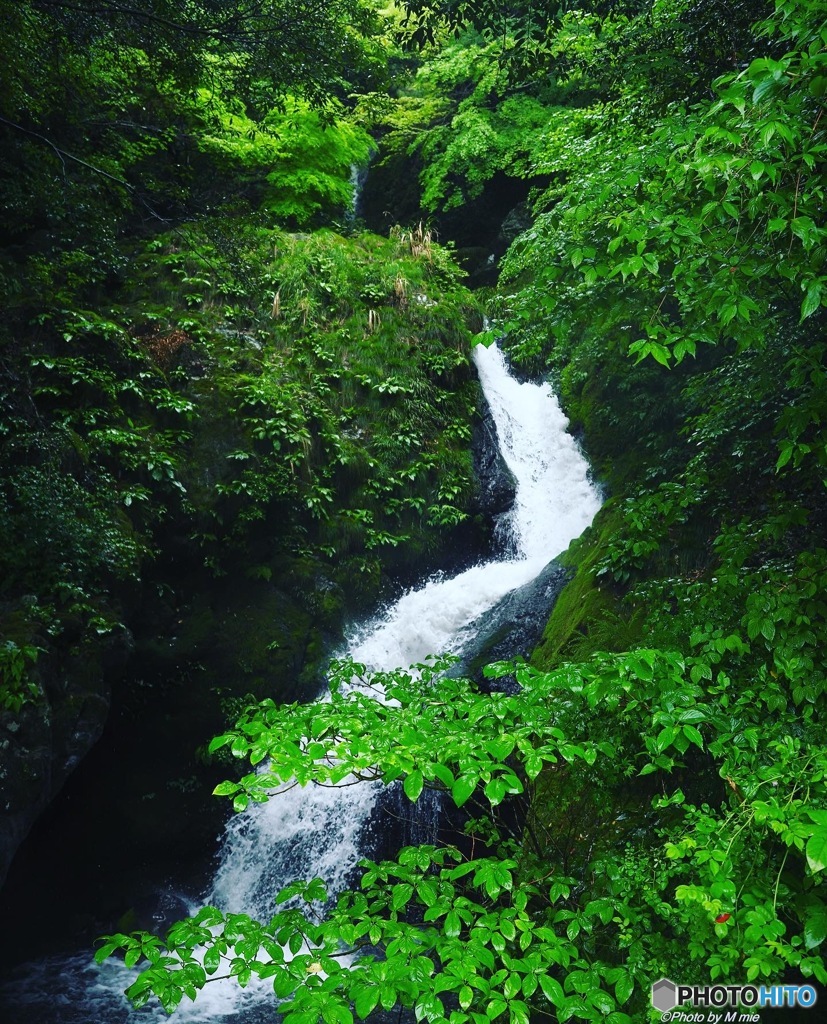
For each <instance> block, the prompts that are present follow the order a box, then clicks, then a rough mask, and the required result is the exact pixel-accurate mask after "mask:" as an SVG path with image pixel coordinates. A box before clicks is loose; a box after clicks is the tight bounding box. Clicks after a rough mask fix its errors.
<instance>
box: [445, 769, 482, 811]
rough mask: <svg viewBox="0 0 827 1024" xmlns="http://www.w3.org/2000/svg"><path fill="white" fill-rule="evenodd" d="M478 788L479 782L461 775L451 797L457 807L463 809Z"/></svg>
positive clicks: (454, 785) (452, 788)
mask: <svg viewBox="0 0 827 1024" xmlns="http://www.w3.org/2000/svg"><path fill="white" fill-rule="evenodd" d="M476 788H477V780H476V779H474V778H471V777H469V776H468V775H461V776H460V777H459V778H458V779H457V780H456V782H455V783H454V784H453V786H452V787H451V796H452V797H453V800H454V803H455V804H456V805H457V807H462V805H463V804H464V803H466V802H467V801H468V798H469V797H470V796H471V794H472V793H473V792H474V790H475V789H476Z"/></svg>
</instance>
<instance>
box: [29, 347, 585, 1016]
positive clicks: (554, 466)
mask: <svg viewBox="0 0 827 1024" xmlns="http://www.w3.org/2000/svg"><path fill="white" fill-rule="evenodd" d="M474 361H475V363H476V365H477V369H478V372H479V376H480V381H481V383H482V387H483V391H484V393H485V397H486V399H487V401H488V404H489V407H490V409H491V413H492V415H493V418H494V422H495V424H496V427H497V435H498V439H499V446H500V451H501V454H502V456H503V458H504V460H505V462H506V464H507V465H508V468H509V469H510V470H511V472H512V474H513V475H514V478H515V481H516V498H515V502H514V506H513V508H512V510H511V511H510V513H509V514H508V523H507V528H508V533H509V555H508V557H506V558H502V559H497V560H492V561H489V562H486V563H484V564H481V565H476V566H474V567H473V568H471V569H468V570H467V571H466V572H463V573H461V574H459V575H457V576H455V577H453V578H451V579H443V578H434V579H432V580H430V581H428V582H427V583H425V585H424V586H422V587H421V588H419V589H417V590H412V591H409V592H408V593H406V594H404V595H403V597H402V598H401V599H400V600H399V601H397V602H396V604H394V605H393V606H392V607H390V608H388V609H387V610H386V611H385V612H384V613H382V614H381V615H380V616H379V617H378V618H377V619H376V620H375V621H374V622H373V623H372V624H371V625H370V626H368V627H366V628H363V629H361V630H360V631H359V632H358V634H356V635H355V636H354V637H353V638H352V641H351V643H350V645H349V649H348V652H347V653H348V654H349V656H350V657H351V658H353V660H354V661H357V662H360V663H362V664H365V665H367V666H368V667H369V668H371V669H375V670H388V669H394V668H398V667H407V666H409V665H412V664H415V663H417V662H421V661H423V660H424V658H425V657H426V656H427V655H429V654H439V653H458V652H460V651H461V650H462V648H463V646H464V644H465V643H466V642H467V641H468V640H469V639H470V638H471V637H472V636H473V635H474V629H473V624H474V621H475V620H476V619H477V618H478V617H479V616H480V615H482V614H483V613H484V612H486V611H488V609H490V608H492V607H493V606H494V605H495V604H496V603H497V602H498V601H499V600H500V599H501V598H503V597H504V596H505V595H506V594H508V593H509V592H510V591H512V590H514V589H516V588H517V587H520V586H522V585H523V584H525V583H528V582H529V581H530V580H532V579H533V578H534V577H535V576H537V575H538V573H539V572H540V571H541V570H542V569H543V567H544V566H545V565H546V564H547V563H548V562H549V561H551V559H552V558H554V557H555V556H557V555H559V554H560V553H561V552H562V551H564V550H565V549H566V548H567V547H568V545H569V543H570V541H572V540H573V539H574V538H575V537H577V536H579V535H580V534H581V533H582V532H583V530H584V529H585V528H586V527H587V526H588V525H589V523H590V522H591V520H592V518H593V517H594V515H595V513H596V512H597V509H598V508H599V506H600V499H599V496H598V493H597V490H596V489H595V487H594V486H593V485H592V483H591V482H590V480H589V476H588V466H587V463H586V461H585V459H584V458H583V456H582V454H581V452H580V450H579V448H578V447H577V444H576V443H575V441H574V440H573V438H572V437H571V436H570V435H569V434H568V433H567V432H566V429H567V427H568V421H567V419H566V417H565V416H564V415H563V412H562V410H561V409H560V406H559V403H558V402H557V399H556V397H555V395H554V394H553V392H552V391H551V388H550V387H549V385H548V384H531V383H520V382H519V381H517V380H516V379H515V378H514V377H512V376H511V374H510V373H509V371H508V367H507V365H506V361H505V357H504V356H503V354H502V352H501V351H500V350H499V349H498V348H497V347H495V346H491V347H489V348H485V347H482V346H478V347H477V348H476V349H475V350H474ZM381 788H382V787H381V784H380V783H372V784H365V783H362V784H359V785H346V784H342V785H340V786H338V787H324V786H316V785H311V786H306V787H298V786H294V787H292V788H289V787H288V788H286V789H285V791H284V792H283V793H281V794H277V795H276V796H274V797H273V798H272V799H271V800H270V801H268V802H267V803H266V804H256V805H252V806H251V807H250V808H249V809H248V810H247V811H246V812H245V813H244V814H240V815H236V816H235V817H234V818H233V819H232V820H231V821H230V823H229V825H228V827H227V832H226V835H225V838H224V843H223V846H222V850H221V854H220V864H219V867H218V870H217V872H216V876H215V879H214V882H213V886H212V890H211V891H210V893H209V894H208V895H207V901H208V902H209V903H211V904H213V905H215V906H218V907H220V908H221V909H222V910H224V911H230V912H236V913H248V914H251V915H253V916H255V917H258V918H260V919H263V920H267V919H269V917H270V916H271V914H272V912H273V898H274V896H275V894H276V893H277V892H278V891H279V890H280V889H281V888H282V887H283V886H284V885H286V884H287V883H288V882H290V881H292V880H293V879H294V878H302V877H306V878H311V877H316V876H318V877H322V878H324V879H325V881H326V883H327V886H328V891H329V892H330V893H331V894H333V893H337V892H340V891H341V890H342V889H344V888H345V887H346V886H347V885H348V884H349V882H350V881H351V879H352V877H353V872H354V868H355V867H356V865H357V863H358V861H359V860H360V858H361V857H362V852H361V850H362V849H363V844H364V842H365V839H366V830H367V829H368V827H369V824H370V819H371V815H372V812H373V810H374V807H375V804H376V800H377V797H378V795H379V793H380V791H381ZM46 963H47V962H43V965H42V966H43V968H44V971H45V972H47V973H48V975H49V976H50V977H49V987H50V989H51V1008H52V1009H54V1006H55V996H56V993H55V987H54V983H55V973H54V972H55V970H56V969H57V970H58V971H59V972H60V974H61V975H62V976H63V977H64V978H65V977H67V968H69V961H66V960H64V961H63V962H62V965H61V966H57V965H56V964H55V963H54V962H52V966H51V967H50V968H46ZM68 973H70V974H74V975H75V976H76V977H78V978H85V979H86V980H85V982H83V984H84V985H85V989H84V991H83V993H82V994H80V993H79V995H78V999H79V1002H80V1004H81V1005H82V1007H85V1010H82V1009H81V1007H80V1006H79V1005H78V1004H77V1003H76V1004H75V1005H74V1007H73V1009H74V1012H73V1013H72V1012H67V1013H66V1014H64V1015H60V1014H55V1013H50V1014H49V1015H48V1017H46V1016H44V1017H43V1018H42V1019H43V1020H46V1019H48V1020H49V1021H50V1024H70V1022H74V1021H80V1020H84V1019H85V1020H89V1021H91V1020H95V1021H100V1022H102V1024H122V1022H123V1024H125V1022H127V1021H128V1022H132V1021H134V1022H135V1024H138V1022H140V1021H148V1020H151V1019H154V1018H155V1017H156V1016H157V1019H158V1020H159V1021H160V1020H162V1019H166V1015H165V1014H163V1012H162V1011H160V1010H159V1011H158V1012H157V1014H156V1013H155V1012H154V1011H152V1010H149V1009H144V1010H142V1011H139V1012H137V1013H134V1014H132V1013H131V1012H130V1011H129V1010H128V1009H127V1008H126V1007H125V1003H124V1001H123V997H122V996H121V995H120V993H121V992H122V991H123V988H125V987H126V985H127V984H128V978H129V976H128V974H127V973H126V971H125V969H124V968H123V967H121V966H119V965H118V964H115V963H113V964H111V965H110V964H105V965H104V967H103V968H102V969H91V968H90V966H89V963H88V958H73V966H72V968H70V969H69V972H68ZM27 980H28V982H29V985H31V982H32V978H31V975H29V976H28V979H27ZM37 987H38V986H37V984H36V983H35V985H34V988H37ZM29 991H30V993H31V988H30V989H29ZM271 1000H272V989H271V988H270V987H269V986H268V985H266V984H262V986H261V987H260V988H258V989H255V988H248V989H247V990H241V989H239V988H238V987H237V986H236V985H235V984H234V983H229V982H227V983H225V982H219V983H216V984H209V985H207V986H206V988H205V989H204V991H203V992H202V994H201V995H199V998H198V1001H197V1002H196V1003H195V1004H188V1003H185V1004H182V1006H181V1007H180V1008H179V1010H177V1011H176V1018H178V1019H179V1020H182V1021H187V1022H195V1021H203V1022H207V1021H212V1022H215V1021H216V1020H221V1021H222V1024H236V1022H237V1024H242V1022H244V1024H252V1022H254V1021H256V1020H258V1019H261V1020H265V1019H267V1020H269V1019H271V1014H272V1009H270V1010H269V1011H265V1009H264V1008H265V1007H266V1006H267V1004H268V1003H269V1004H270V1006H272V1003H271V1002H270V1001H271ZM67 1002H68V1003H71V1002H72V1000H71V999H69V1000H67ZM104 1006H106V1007H107V1008H106V1009H104ZM257 1007H260V1010H261V1012H262V1015H261V1016H260V1017H259V1011H258V1010H257ZM79 1009H81V1016H77V1013H78V1010H79ZM68 1010H69V1007H68V1006H67V1011H68ZM83 1012H85V1013H86V1014H87V1017H85V1018H84V1017H83V1016H82V1014H83Z"/></svg>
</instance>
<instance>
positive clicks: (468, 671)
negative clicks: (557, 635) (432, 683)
mask: <svg viewBox="0 0 827 1024" xmlns="http://www.w3.org/2000/svg"><path fill="white" fill-rule="evenodd" d="M570 578H571V573H570V572H569V570H567V569H565V568H563V566H561V565H559V564H558V563H557V562H549V564H548V565H547V566H546V567H545V568H544V569H543V571H542V572H541V573H540V574H539V576H536V577H535V578H534V579H533V580H531V581H530V582H529V583H526V584H525V585H524V586H522V587H518V588H517V590H512V591H511V593H510V594H506V596H505V597H504V598H503V599H502V600H501V601H500V602H499V603H498V604H496V605H494V607H493V608H491V609H490V610H489V611H487V612H485V613H484V614H483V615H481V616H480V617H479V618H478V619H477V620H476V622H475V623H474V627H473V628H474V639H473V640H472V641H470V643H469V644H468V646H467V647H466V649H465V650H464V651H463V654H462V661H461V662H460V663H459V664H458V665H457V666H456V667H455V668H454V670H453V674H454V675H462V676H467V677H468V678H470V679H473V680H475V681H476V682H477V683H479V684H480V686H481V687H482V688H484V689H492V688H493V687H491V684H490V681H489V680H486V679H484V678H483V676H482V669H483V667H484V666H485V665H488V664H489V663H490V662H494V661H502V660H506V659H508V658H515V657H517V656H520V655H522V656H525V657H528V655H530V654H531V652H532V651H533V650H534V648H535V647H536V646H537V644H538V643H539V641H540V638H541V637H542V635H543V629H544V627H545V624H546V622H547V621H548V617H549V614H550V612H551V609H552V607H553V605H554V602H555V601H556V600H557V597H558V595H559V593H560V591H561V590H562V589H563V587H564V586H565V585H566V584H567V583H568V581H569V579H570ZM504 683H505V684H506V685H505V686H504V685H503V684H504ZM507 686H508V681H507V679H506V680H503V679H498V680H497V681H496V689H505V688H507Z"/></svg>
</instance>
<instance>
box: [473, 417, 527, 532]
mask: <svg viewBox="0 0 827 1024" xmlns="http://www.w3.org/2000/svg"><path fill="white" fill-rule="evenodd" d="M472 443H473V454H474V472H475V474H476V476H477V480H478V482H479V496H478V499H477V508H478V510H479V511H480V512H481V513H482V514H483V515H484V516H485V517H486V518H487V519H489V521H490V522H491V527H492V536H493V537H494V538H495V546H496V537H497V535H498V533H499V531H497V530H496V523H497V521H498V520H499V519H500V518H501V517H502V516H503V515H504V514H505V513H507V512H508V511H509V510H510V508H511V506H512V505H513V504H514V495H515V492H516V487H517V482H516V480H515V479H514V474H513V473H512V472H511V470H510V469H509V468H508V466H507V465H506V462H505V459H504V458H503V457H502V455H501V453H500V449H499V446H498V443H497V427H496V425H495V423H494V417H493V416H492V415H491V412H490V411H489V409H488V407H487V406H486V407H485V409H484V411H483V412H482V414H481V416H480V419H479V421H478V422H477V424H476V426H475V428H474V436H473V442H472Z"/></svg>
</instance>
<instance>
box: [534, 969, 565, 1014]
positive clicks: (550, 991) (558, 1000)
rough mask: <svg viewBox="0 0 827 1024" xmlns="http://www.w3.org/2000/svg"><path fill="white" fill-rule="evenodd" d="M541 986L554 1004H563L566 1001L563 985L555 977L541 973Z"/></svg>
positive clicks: (544, 993)
mask: <svg viewBox="0 0 827 1024" xmlns="http://www.w3.org/2000/svg"><path fill="white" fill-rule="evenodd" d="M540 988H541V989H542V990H543V995H544V996H545V997H546V999H548V1001H549V1002H550V1003H551V1004H552V1006H562V1005H563V1004H564V1003H565V1001H566V996H565V993H564V992H563V986H562V985H561V984H560V982H559V981H557V980H556V979H555V978H552V977H550V976H549V975H547V974H541V975H540Z"/></svg>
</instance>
